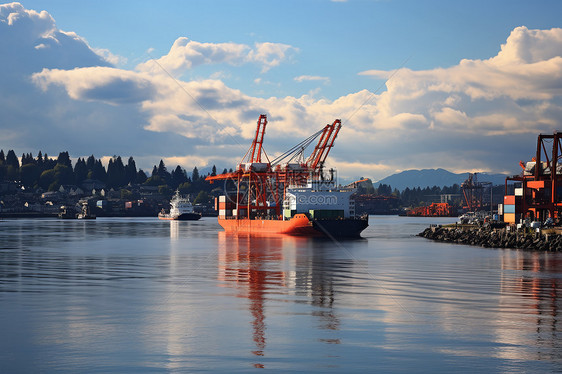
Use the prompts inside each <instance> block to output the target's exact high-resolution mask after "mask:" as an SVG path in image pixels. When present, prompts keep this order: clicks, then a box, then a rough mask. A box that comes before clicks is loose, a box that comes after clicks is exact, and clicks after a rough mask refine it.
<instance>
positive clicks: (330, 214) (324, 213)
mask: <svg viewBox="0 0 562 374" xmlns="http://www.w3.org/2000/svg"><path fill="white" fill-rule="evenodd" d="M308 212H309V214H310V217H312V218H315V219H336V218H343V217H344V211H343V210H328V209H316V210H312V209H311V210H309V211H308Z"/></svg>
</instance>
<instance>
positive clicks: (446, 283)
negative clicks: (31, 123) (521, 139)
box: [0, 216, 562, 373]
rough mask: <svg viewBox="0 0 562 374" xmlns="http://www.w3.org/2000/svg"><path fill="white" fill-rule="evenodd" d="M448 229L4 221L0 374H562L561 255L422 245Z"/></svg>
mask: <svg viewBox="0 0 562 374" xmlns="http://www.w3.org/2000/svg"><path fill="white" fill-rule="evenodd" d="M450 222H454V218H410V217H396V216H371V217H370V226H369V227H368V228H367V229H366V230H365V231H364V232H363V239H361V240H350V241H332V240H329V239H311V238H299V237H290V236H266V237H248V236H241V237H238V236H232V235H227V234H225V233H224V232H223V231H222V229H221V228H220V226H219V225H218V224H217V222H216V219H215V218H203V219H201V220H200V221H191V222H190V221H185V222H178V221H159V220H158V219H157V218H98V219H97V220H88V221H81V220H56V219H34V220H32V219H14V220H3V221H0V331H1V333H0V365H1V367H0V372H2V373H190V372H213V373H217V372H223V373H233V372H254V371H256V370H261V369H263V368H265V369H268V370H271V371H275V372H283V373H285V372H317V373H325V372H345V373H364V372H380V373H412V372H418V373H420V372H426V373H439V372H442V373H451V372H456V373H459V372H460V373H462V372H466V373H474V372H486V373H528V372H533V373H551V372H562V325H561V322H560V319H561V318H562V317H561V314H560V313H559V310H558V308H559V307H560V308H562V301H561V300H562V253H549V252H530V251H521V250H510V249H486V248H481V247H472V246H464V245H455V244H448V243H436V242H433V241H430V240H427V239H424V238H420V237H417V236H416V234H417V233H419V232H421V231H423V229H425V228H426V227H428V226H429V225H430V224H432V223H433V224H435V223H443V224H444V223H450Z"/></svg>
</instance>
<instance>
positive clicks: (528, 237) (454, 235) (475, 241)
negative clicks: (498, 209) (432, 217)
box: [417, 225, 562, 252]
mask: <svg viewBox="0 0 562 374" xmlns="http://www.w3.org/2000/svg"><path fill="white" fill-rule="evenodd" d="M417 236H421V237H423V238H426V239H430V240H434V241H438V242H445V243H455V244H464V245H474V246H479V247H485V248H511V249H525V250H534V251H549V252H558V251H562V235H560V232H558V231H557V230H556V229H545V230H539V231H538V232H537V231H535V232H525V231H510V230H508V228H491V227H478V226H466V225H454V226H450V227H446V226H432V227H428V228H426V229H425V230H424V231H422V232H420V233H419V234H418V235H417Z"/></svg>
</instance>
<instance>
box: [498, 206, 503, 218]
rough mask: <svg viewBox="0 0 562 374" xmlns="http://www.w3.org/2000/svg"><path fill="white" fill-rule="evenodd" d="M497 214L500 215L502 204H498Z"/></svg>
mask: <svg viewBox="0 0 562 374" xmlns="http://www.w3.org/2000/svg"><path fill="white" fill-rule="evenodd" d="M498 214H499V215H500V216H501V215H502V214H503V204H498Z"/></svg>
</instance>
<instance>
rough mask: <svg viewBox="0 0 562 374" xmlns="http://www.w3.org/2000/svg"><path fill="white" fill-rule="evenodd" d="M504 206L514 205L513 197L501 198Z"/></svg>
mask: <svg viewBox="0 0 562 374" xmlns="http://www.w3.org/2000/svg"><path fill="white" fill-rule="evenodd" d="M503 203H504V205H515V196H514V195H506V196H504V197H503Z"/></svg>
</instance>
